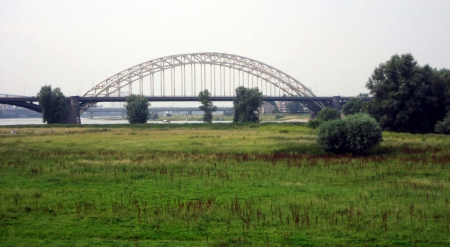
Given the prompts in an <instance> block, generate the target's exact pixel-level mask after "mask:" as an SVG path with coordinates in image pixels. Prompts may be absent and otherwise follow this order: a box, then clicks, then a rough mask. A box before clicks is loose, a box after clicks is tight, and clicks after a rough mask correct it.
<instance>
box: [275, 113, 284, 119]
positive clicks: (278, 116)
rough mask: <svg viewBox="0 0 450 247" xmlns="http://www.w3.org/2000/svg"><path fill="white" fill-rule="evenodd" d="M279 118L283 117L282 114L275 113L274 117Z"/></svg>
mask: <svg viewBox="0 0 450 247" xmlns="http://www.w3.org/2000/svg"><path fill="white" fill-rule="evenodd" d="M280 118H284V116H283V115H279V114H277V115H275V119H280Z"/></svg>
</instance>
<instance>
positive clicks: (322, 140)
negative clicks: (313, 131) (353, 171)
mask: <svg viewBox="0 0 450 247" xmlns="http://www.w3.org/2000/svg"><path fill="white" fill-rule="evenodd" d="M381 132H382V130H381V127H380V125H379V124H378V122H377V121H376V120H375V119H374V118H372V117H371V116H369V115H367V114H355V115H351V116H349V117H347V118H345V119H343V120H339V119H338V120H332V121H328V122H324V123H322V124H321V125H320V126H319V130H318V136H319V138H318V140H317V141H318V143H319V145H320V147H321V148H322V149H324V150H325V151H327V152H333V153H353V154H366V153H368V152H369V150H370V149H371V148H373V147H375V146H377V145H378V144H379V143H380V142H381V140H382V134H381Z"/></svg>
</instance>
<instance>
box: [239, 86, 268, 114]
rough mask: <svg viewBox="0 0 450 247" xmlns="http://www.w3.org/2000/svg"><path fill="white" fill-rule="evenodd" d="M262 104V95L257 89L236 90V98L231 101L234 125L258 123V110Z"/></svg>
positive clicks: (241, 88) (243, 88)
mask: <svg viewBox="0 0 450 247" xmlns="http://www.w3.org/2000/svg"><path fill="white" fill-rule="evenodd" d="M261 104H262V93H261V92H259V90H258V88H245V87H243V86H240V87H238V88H236V98H235V99H234V100H233V108H234V118H233V122H235V123H244V122H258V121H259V108H260V107H261Z"/></svg>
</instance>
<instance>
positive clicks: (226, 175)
mask: <svg viewBox="0 0 450 247" xmlns="http://www.w3.org/2000/svg"><path fill="white" fill-rule="evenodd" d="M12 129H15V130H16V135H12V134H11V130H12ZM383 138H384V141H383V142H382V144H381V146H380V147H378V148H376V149H375V150H373V151H372V152H371V154H370V155H367V156H358V157H353V156H351V155H334V154H327V153H324V152H323V151H322V150H320V149H319V147H318V146H317V144H316V141H315V140H316V133H315V131H314V130H311V129H309V128H307V127H305V126H304V125H302V124H288V123H285V124H213V125H158V124H146V125H138V126H130V125H104V126H85V125H82V126H69V127H68V126H54V127H51V128H50V127H49V126H37V127H36V126H21V127H19V126H16V127H14V128H13V127H0V196H1V198H0V224H1V225H0V246H134V245H136V246H392V245H399V246H449V245H450V204H449V200H450V136H445V135H412V134H402V133H389V132H384V133H383Z"/></svg>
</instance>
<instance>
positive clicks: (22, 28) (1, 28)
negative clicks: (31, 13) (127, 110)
mask: <svg viewBox="0 0 450 247" xmlns="http://www.w3.org/2000/svg"><path fill="white" fill-rule="evenodd" d="M0 32H2V33H18V34H33V33H36V27H34V26H32V25H29V24H27V23H8V24H3V25H0Z"/></svg>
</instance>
